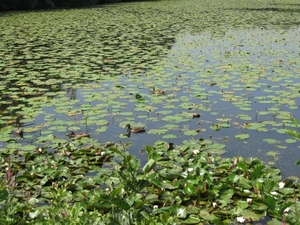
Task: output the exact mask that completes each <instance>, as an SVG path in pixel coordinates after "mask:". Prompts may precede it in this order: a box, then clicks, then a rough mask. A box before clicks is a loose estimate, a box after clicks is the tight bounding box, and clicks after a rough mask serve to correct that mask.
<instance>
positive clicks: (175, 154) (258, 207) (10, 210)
mask: <svg viewBox="0 0 300 225" xmlns="http://www.w3.org/2000/svg"><path fill="white" fill-rule="evenodd" d="M84 138H86V137H84ZM81 145H82V143H81V139H73V140H71V141H70V142H68V144H65V145H57V147H56V148H55V151H54V152H52V151H48V150H47V149H45V148H40V147H37V148H36V150H35V151H31V152H28V151H27V152H26V151H15V152H14V153H11V152H9V153H5V152H1V155H0V161H1V174H0V175H1V183H0V202H1V210H0V221H1V223H5V224H15V223H31V224H33V223H34V224H42V223H45V222H48V223H52V224H96V223H97V224H237V223H246V222H250V223H252V222H254V221H260V220H261V219H263V218H266V217H272V219H271V220H270V219H269V222H268V224H275V225H276V224H281V222H282V221H285V222H286V223H287V224H297V222H299V221H300V217H299V210H298V209H299V202H298V200H297V198H299V197H300V193H299V183H298V182H297V181H296V180H290V179H286V180H283V179H282V177H281V176H280V170H278V169H276V168H273V167H271V166H268V165H265V164H264V163H263V162H261V161H260V160H258V159H256V158H248V159H246V158H243V157H235V158H224V157H221V156H219V155H216V154H211V153H210V152H211V147H210V145H206V141H205V140H203V139H201V140H194V141H185V142H184V143H182V145H180V146H174V147H173V146H172V147H171V148H170V145H169V143H167V142H162V141H158V142H156V143H155V144H154V145H153V146H145V147H144V150H145V151H146V152H147V156H148V161H147V163H146V164H145V165H144V166H141V164H140V162H139V160H138V159H137V158H136V156H134V155H132V154H129V152H128V151H127V147H128V144H125V143H120V144H115V143H105V144H96V143H94V144H92V145H90V146H88V147H82V146H81ZM212 152H213V151H212ZM41 162H43V163H41Z"/></svg>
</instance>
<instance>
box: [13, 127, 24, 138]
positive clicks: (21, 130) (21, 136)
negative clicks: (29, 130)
mask: <svg viewBox="0 0 300 225" xmlns="http://www.w3.org/2000/svg"><path fill="white" fill-rule="evenodd" d="M14 134H15V135H16V136H19V137H20V138H22V139H23V138H24V131H23V129H22V128H18V129H17V130H15V132H14Z"/></svg>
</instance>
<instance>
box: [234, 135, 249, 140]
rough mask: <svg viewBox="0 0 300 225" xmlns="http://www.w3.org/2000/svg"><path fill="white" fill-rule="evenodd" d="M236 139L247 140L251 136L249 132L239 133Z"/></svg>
mask: <svg viewBox="0 0 300 225" xmlns="http://www.w3.org/2000/svg"><path fill="white" fill-rule="evenodd" d="M235 138H236V139H241V140H246V139H248V138H249V134H237V135H235Z"/></svg>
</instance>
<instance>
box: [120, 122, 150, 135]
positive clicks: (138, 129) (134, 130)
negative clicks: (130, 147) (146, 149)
mask: <svg viewBox="0 0 300 225" xmlns="http://www.w3.org/2000/svg"><path fill="white" fill-rule="evenodd" d="M125 128H127V133H128V134H130V133H131V132H132V133H144V132H145V131H146V127H131V126H130V124H127V125H126V126H125Z"/></svg>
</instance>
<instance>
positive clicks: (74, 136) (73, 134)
mask: <svg viewBox="0 0 300 225" xmlns="http://www.w3.org/2000/svg"><path fill="white" fill-rule="evenodd" d="M90 135H91V134H87V133H78V134H75V133H74V131H69V132H68V133H67V134H66V136H68V137H69V138H75V139H79V138H83V137H90Z"/></svg>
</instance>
